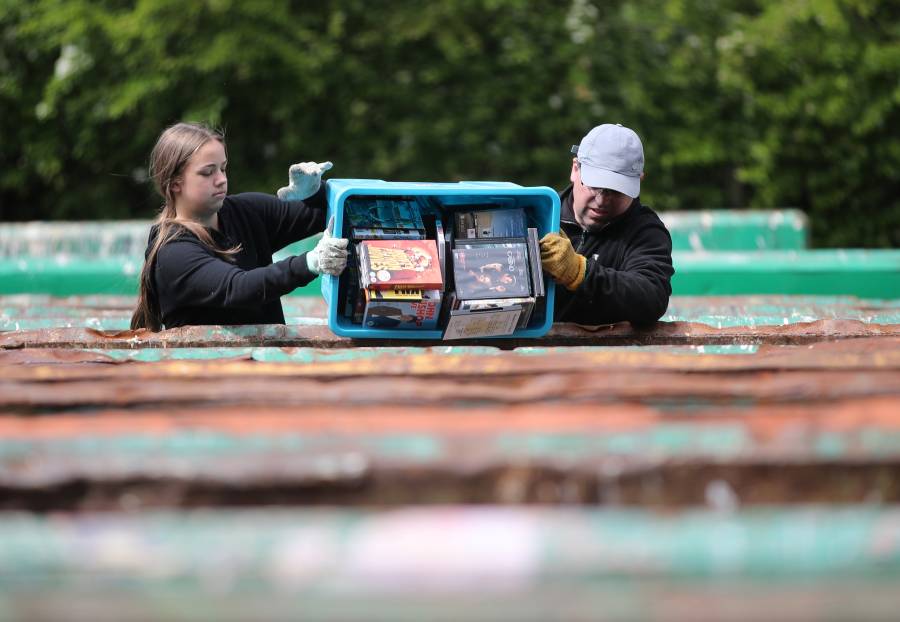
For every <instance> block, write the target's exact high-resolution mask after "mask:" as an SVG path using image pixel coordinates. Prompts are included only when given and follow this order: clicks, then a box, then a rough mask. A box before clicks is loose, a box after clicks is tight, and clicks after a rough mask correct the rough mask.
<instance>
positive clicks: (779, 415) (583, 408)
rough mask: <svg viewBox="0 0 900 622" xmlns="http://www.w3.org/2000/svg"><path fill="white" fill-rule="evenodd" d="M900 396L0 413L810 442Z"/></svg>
mask: <svg viewBox="0 0 900 622" xmlns="http://www.w3.org/2000/svg"><path fill="white" fill-rule="evenodd" d="M898 408H900V397H862V398H855V399H844V400H838V401H829V402H827V403H822V404H819V403H816V404H806V403H802V404H765V405H760V406H755V407H750V408H748V407H734V406H732V407H724V406H723V407H717V408H714V409H708V408H698V409H696V410H691V409H684V410H679V411H675V412H671V411H668V410H666V409H663V408H659V407H654V406H649V405H642V404H631V403H629V404H521V405H503V406H499V407H493V406H492V407H484V406H482V407H470V408H458V407H453V406H449V405H448V406H441V405H438V406H434V405H432V406H427V407H421V406H398V405H391V406H384V405H366V406H357V407H354V408H353V409H352V411H347V410H346V409H341V408H339V407H333V406H321V405H311V406H309V407H308V408H304V409H303V410H302V411H298V410H296V409H294V408H290V407H279V406H275V405H266V404H261V405H255V406H252V407H250V408H248V407H245V406H239V407H238V406H221V407H217V406H211V405H208V404H207V405H198V406H196V407H184V406H176V407H173V408H166V409H165V410H154V409H147V410H141V411H133V410H123V409H116V408H110V407H98V408H96V409H92V410H90V411H87V412H71V411H61V412H58V413H55V414H54V415H53V416H52V417H36V418H35V417H21V416H10V415H3V416H0V436H2V437H3V438H4V439H5V440H14V439H32V440H34V439H51V438H64V437H83V436H103V435H120V434H138V433H140V434H159V435H165V434H170V433H175V432H181V431H184V430H190V429H195V430H196V429H204V430H219V431H223V432H227V433H230V434H238V435H256V434H260V433H266V434H278V433H282V432H309V433H316V434H330V433H339V434H347V435H353V436H360V435H377V434H386V433H395V432H401V431H402V432H423V433H431V434H435V435H442V434H475V435H481V434H485V433H493V434H505V433H515V432H541V431H543V432H548V433H550V432H585V433H600V432H612V431H615V432H625V431H636V430H647V429H649V428H653V427H654V426H658V425H660V424H664V423H668V424H690V425H692V426H694V427H696V428H697V429H702V428H703V427H709V426H721V425H722V424H734V425H737V426H740V427H741V428H744V429H746V430H747V431H748V433H749V434H751V435H752V436H753V437H754V438H756V439H757V440H759V441H761V442H769V441H773V440H777V439H782V440H785V439H786V440H788V441H790V440H791V439H792V438H793V444H794V445H795V446H797V447H798V448H799V446H800V445H802V442H800V441H802V439H803V438H804V437H805V436H807V435H808V434H809V433H812V432H817V431H834V432H852V431H855V430H861V429H866V428H877V429H883V430H897V429H900V417H898V416H897V415H896V413H897V412H898Z"/></svg>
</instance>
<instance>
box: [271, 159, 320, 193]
mask: <svg viewBox="0 0 900 622" xmlns="http://www.w3.org/2000/svg"><path fill="white" fill-rule="evenodd" d="M331 167H332V164H331V162H322V163H321V164H319V163H317V162H301V163H300V164H292V165H291V168H289V169H288V183H289V185H287V186H285V187H284V188H279V189H278V198H279V199H283V200H285V201H300V200H303V199H305V198H307V197H311V196H312V195H314V194H315V193H316V191H317V190H318V189H319V185H320V184H321V183H322V173H324V172H325V171H327V170H329V169H330V168H331Z"/></svg>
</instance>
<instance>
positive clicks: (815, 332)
mask: <svg viewBox="0 0 900 622" xmlns="http://www.w3.org/2000/svg"><path fill="white" fill-rule="evenodd" d="M898 336H900V324H867V323H865V322H862V321H860V320H832V319H823V320H817V321H815V322H807V323H798V324H789V325H786V326H735V327H724V328H716V327H713V326H709V325H706V324H701V323H697V322H659V323H657V324H656V325H654V326H653V327H651V328H646V329H637V328H634V327H632V326H631V325H630V324H628V323H622V324H614V325H608V326H593V327H591V326H580V325H577V324H565V323H558V324H554V325H553V327H552V328H551V330H550V332H549V333H548V334H547V335H546V336H545V337H540V338H530V339H502V340H466V341H458V342H454V345H471V344H484V345H493V346H498V347H503V348H513V347H519V346H551V345H683V344H700V343H707V344H766V343H768V344H804V343H813V342H817V341H825V340H835V339H850V338H859V337H898ZM411 344H416V345H446V342H443V341H423V340H405V339H404V340H378V339H372V340H352V339H347V338H343V337H338V336H336V335H334V334H333V333H332V332H331V331H330V330H329V329H328V327H327V326H261V327H240V328H235V327H209V326H187V327H181V328H175V329H171V330H167V331H162V332H160V333H148V332H146V331H144V330H140V331H102V330H96V329H86V328H54V329H43V330H32V331H10V332H5V333H0V349H12V348H23V347H29V348H46V347H58V346H66V347H87V348H104V347H128V346H131V347H170V348H172V347H182V348H184V347H222V346H237V345H240V346H295V347H301V346H302V347H320V348H348V347H356V346H360V345H375V346H379V345H380V346H385V345H395V346H409V345H411Z"/></svg>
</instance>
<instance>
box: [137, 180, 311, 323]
mask: <svg viewBox="0 0 900 622" xmlns="http://www.w3.org/2000/svg"><path fill="white" fill-rule="evenodd" d="M324 225H325V198H324V188H323V189H321V190H320V191H319V192H318V193H317V194H316V195H314V196H313V197H310V198H309V200H308V201H282V200H281V199H278V198H277V197H275V196H272V195H267V194H261V193H247V194H238V195H230V196H228V197H226V198H225V202H224V204H223V205H222V209H221V210H219V230H218V231H216V230H212V229H210V230H209V232H210V235H211V236H212V238H213V240H214V241H215V243H216V245H217V246H218V247H219V248H220V249H228V248H233V247H236V246H238V245H240V249H241V250H240V252H238V253H237V254H235V255H234V256H233V257H232V258H231V259H233V261H228V260H226V259H223V258H222V257H220V256H219V255H218V254H216V253H215V252H214V251H213V250H212V249H210V248H207V247H206V246H204V245H203V244H202V243H201V242H200V240H199V239H198V238H197V237H195V236H194V235H193V234H191V233H189V232H187V231H184V232H182V234H181V235H180V236H179V237H177V238H176V239H174V240H172V241H170V242H168V243H166V244H165V245H164V246H163V247H162V248H161V249H160V250H159V254H158V255H157V257H156V262H155V265H154V284H155V291H156V295H157V296H158V297H159V304H160V310H161V312H162V320H163V324H164V325H165V327H166V328H172V327H175V326H184V325H198V324H227V325H235V324H283V323H284V312H283V311H282V308H281V300H280V297H281V296H283V295H285V294H287V293H289V292H291V291H292V290H293V289H295V288H297V287H301V286H303V285H306V284H308V283H309V282H311V281H312V280H313V279H315V278H316V275H315V274H313V273H312V272H311V271H310V270H309V268H308V267H307V264H306V255H305V253H304V254H301V255H297V256H294V257H289V258H287V259H284V260H282V261H279V262H277V263H272V253H274V252H275V251H276V250H278V249H280V248H283V247H284V246H286V245H287V244H290V243H292V242H296V241H297V240H301V239H304V238H306V237H309V236H311V235H313V234H315V233H318V232H320V231H322V229H323V228H324ZM154 237H155V235H154V234H151V243H152V242H153V240H154Z"/></svg>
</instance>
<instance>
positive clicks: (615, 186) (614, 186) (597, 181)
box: [579, 162, 641, 199]
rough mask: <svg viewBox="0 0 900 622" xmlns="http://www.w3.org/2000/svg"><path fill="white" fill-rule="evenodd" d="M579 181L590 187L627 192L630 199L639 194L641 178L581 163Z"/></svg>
mask: <svg viewBox="0 0 900 622" xmlns="http://www.w3.org/2000/svg"><path fill="white" fill-rule="evenodd" d="M579 168H580V170H581V183H583V184H584V185H585V186H590V187H592V188H609V189H610V190H616V191H617V192H621V193H622V194H627V195H628V196H630V197H631V198H632V199H634V198H637V197H638V196H639V195H640V194H641V178H640V177H629V176H628V175H622V174H620V173H614V172H613V171H608V170H606V169H603V168H596V167H593V166H589V165H587V164H584V163H583V162H582V163H581V166H580V167H579Z"/></svg>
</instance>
